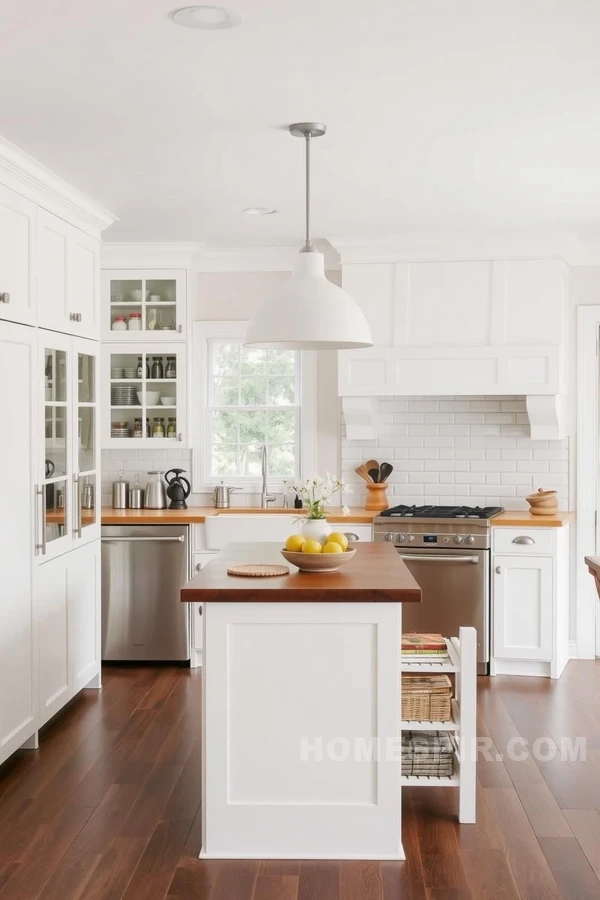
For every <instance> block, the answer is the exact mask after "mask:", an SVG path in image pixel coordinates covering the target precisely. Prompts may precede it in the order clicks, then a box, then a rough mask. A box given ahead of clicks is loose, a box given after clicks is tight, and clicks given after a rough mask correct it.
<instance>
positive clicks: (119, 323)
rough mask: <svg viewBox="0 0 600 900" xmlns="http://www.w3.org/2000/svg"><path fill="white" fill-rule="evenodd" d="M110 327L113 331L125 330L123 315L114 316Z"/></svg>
mask: <svg viewBox="0 0 600 900" xmlns="http://www.w3.org/2000/svg"><path fill="white" fill-rule="evenodd" d="M111 328H112V330H113V331H127V320H126V318H125V316H115V317H114V319H113V320H112V325H111Z"/></svg>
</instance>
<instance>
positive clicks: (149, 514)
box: [102, 506, 377, 525]
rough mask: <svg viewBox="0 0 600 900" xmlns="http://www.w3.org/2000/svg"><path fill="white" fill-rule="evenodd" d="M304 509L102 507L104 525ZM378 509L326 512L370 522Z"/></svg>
mask: <svg viewBox="0 0 600 900" xmlns="http://www.w3.org/2000/svg"><path fill="white" fill-rule="evenodd" d="M303 514H304V513H303V510H301V509H282V508H281V507H277V506H275V507H270V508H269V509H260V507H259V508H253V507H250V506H238V507H235V506H232V507H230V508H229V509H215V508H214V507H213V506H190V507H188V509H112V507H110V506H103V507H102V524H103V525H196V524H198V523H201V522H204V521H205V519H207V518H208V517H209V516H221V515H223V516H227V515H230V516H231V515H234V516H239V515H247V516H248V515H250V516H260V515H265V516H268V515H272V516H287V515H289V516H290V517H292V518H298V516H301V515H303ZM376 515H377V513H376V512H369V510H367V509H361V508H360V507H355V508H353V509H351V510H350V515H349V516H343V515H342V510H341V508H340V507H334V506H332V507H331V509H330V510H329V512H328V513H327V521H328V522H332V523H338V522H339V523H343V522H356V523H357V524H365V525H371V524H372V522H373V519H374V517H375V516H376Z"/></svg>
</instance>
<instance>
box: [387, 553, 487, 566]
mask: <svg viewBox="0 0 600 900" xmlns="http://www.w3.org/2000/svg"><path fill="white" fill-rule="evenodd" d="M400 559H403V560H404V561H405V562H409V561H410V560H418V561H419V562H451V563H473V564H474V565H477V563H478V562H479V557H477V556H458V555H457V556H434V555H433V553H432V554H431V555H430V554H429V553H427V554H423V553H422V554H421V555H420V556H417V555H416V554H413V555H412V556H404V555H402V554H400Z"/></svg>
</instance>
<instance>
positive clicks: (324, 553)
mask: <svg viewBox="0 0 600 900" xmlns="http://www.w3.org/2000/svg"><path fill="white" fill-rule="evenodd" d="M355 554H356V549H354V548H352V549H350V548H349V547H348V539H347V537H346V535H344V534H342V533H341V532H340V531H335V532H333V534H330V535H328V537H327V542H326V543H325V544H321V543H320V542H319V541H315V540H312V539H310V538H309V539H308V540H307V539H306V538H305V537H304V535H302V534H292V535H290V537H289V538H288V539H287V541H286V542H285V549H283V550H282V551H281V555H282V556H283V558H284V559H285V560H287V562H289V563H291V564H292V565H293V566H297V567H298V568H299V569H300V571H301V572H337V570H338V569H339V568H340V567H341V566H343V565H345V563H347V562H349V561H350V560H351V559H352V558H353V556H354V555H355Z"/></svg>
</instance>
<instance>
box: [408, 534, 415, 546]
mask: <svg viewBox="0 0 600 900" xmlns="http://www.w3.org/2000/svg"><path fill="white" fill-rule="evenodd" d="M414 539H415V536H414V534H409V536H408V542H409V544H411V543H412V542H413V541H414Z"/></svg>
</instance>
